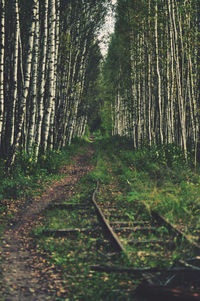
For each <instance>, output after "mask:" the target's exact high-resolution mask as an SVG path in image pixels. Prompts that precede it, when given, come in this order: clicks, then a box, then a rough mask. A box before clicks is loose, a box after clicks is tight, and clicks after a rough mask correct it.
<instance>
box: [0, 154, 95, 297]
mask: <svg viewBox="0 0 200 301" xmlns="http://www.w3.org/2000/svg"><path fill="white" fill-rule="evenodd" d="M92 155H93V150H92V148H89V149H88V152H87V154H84V155H77V156H75V157H74V158H73V163H72V164H71V165H69V166H66V167H65V166H64V167H63V168H62V170H61V172H62V173H63V174H66V175H65V176H64V178H63V179H62V180H61V181H55V182H54V183H52V184H51V185H50V186H48V187H47V189H46V191H45V193H43V195H42V196H40V197H34V198H33V199H31V200H30V199H29V200H26V201H25V202H24V203H23V208H21V209H20V210H19V212H18V213H17V216H16V219H15V222H14V224H13V225H11V226H10V227H8V228H7V230H6V231H5V232H4V235H3V238H2V245H1V247H0V255H1V257H2V264H1V278H2V279H1V282H2V285H1V288H0V301H26V300H28V301H44V300H68V299H67V295H68V293H67V292H68V287H67V283H66V282H65V281H64V280H63V279H62V276H61V274H60V273H59V271H57V270H56V269H55V266H48V265H47V263H46V260H45V254H44V256H39V255H38V253H37V252H36V246H34V244H33V243H32V242H33V237H32V236H31V235H30V231H31V230H32V229H33V228H34V227H35V226H37V225H38V224H39V223H40V221H41V219H42V213H43V211H44V209H45V208H46V207H47V206H48V205H49V204H50V203H52V202H54V201H55V200H63V199H65V200H66V199H69V198H70V197H71V196H72V195H73V194H74V188H75V184H76V183H77V182H78V181H79V180H80V178H81V177H82V176H84V175H85V174H87V173H88V172H90V171H91V170H92V169H93V167H94V166H92V165H91V164H90V163H88V161H89V158H90V157H91V156H92ZM59 298H60V299H59Z"/></svg>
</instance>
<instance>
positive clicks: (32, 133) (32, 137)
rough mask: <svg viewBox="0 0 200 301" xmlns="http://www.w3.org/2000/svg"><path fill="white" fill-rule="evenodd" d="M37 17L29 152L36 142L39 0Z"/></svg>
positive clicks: (31, 151)
mask: <svg viewBox="0 0 200 301" xmlns="http://www.w3.org/2000/svg"><path fill="white" fill-rule="evenodd" d="M36 9H37V13H36V19H35V39H34V52H33V53H34V56H33V70H32V95H31V108H30V121H29V131H28V153H29V155H31V154H32V153H33V143H34V142H35V126H36V109H37V83H38V62H39V29H40V20H39V2H37V4H36Z"/></svg>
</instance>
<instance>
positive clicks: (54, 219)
mask: <svg viewBox="0 0 200 301" xmlns="http://www.w3.org/2000/svg"><path fill="white" fill-rule="evenodd" d="M86 145H87V142H81V143H80V141H78V142H77V141H76V142H75V143H74V144H73V145H72V146H71V147H69V148H67V149H66V150H64V151H63V152H62V153H58V152H54V153H52V154H49V155H48V156H46V157H43V158H41V159H40V161H39V164H40V165H39V167H38V171H37V169H36V170H35V168H33V165H32V164H33V163H32V162H31V161H30V163H28V164H29V165H26V164H25V163H24V167H25V166H29V167H28V168H27V170H26V171H25V170H24V168H22V167H20V166H22V163H19V165H18V170H19V173H18V175H21V179H20V177H18V178H15V176H14V175H13V178H11V179H7V181H8V182H7V184H6V185H5V184H4V185H3V187H4V188H3V189H2V188H1V194H2V196H4V197H5V196H6V194H5V192H6V187H7V192H6V193H8V191H11V192H12V189H8V187H15V188H16V187H17V195H16V196H17V197H19V196H20V193H21V189H22V187H24V186H25V187H26V186H27V189H28V190H27V191H26V190H25V195H27V194H29V192H31V193H35V188H34V185H36V190H37V185H39V187H40V186H41V183H42V182H43V181H44V182H45V181H46V180H47V181H48V180H49V179H50V178H51V177H52V178H53V177H57V176H58V169H59V166H61V165H63V162H64V163H66V164H67V163H69V161H70V158H71V156H72V155H74V154H76V153H77V152H83V151H84V149H85V146H86ZM94 147H95V148H96V156H97V157H98V160H97V167H96V169H95V170H94V171H92V172H91V173H90V174H88V175H87V176H85V177H83V178H82V179H81V180H80V181H79V183H78V184H77V186H76V188H75V191H76V193H75V195H73V196H72V197H71V199H68V200H63V203H84V202H88V201H89V200H90V198H91V195H92V193H93V191H94V189H95V185H96V181H97V180H99V182H100V189H99V192H98V201H99V202H102V205H103V204H105V205H106V204H111V205H112V204H115V205H116V207H117V208H118V210H119V212H120V213H123V216H128V217H129V218H130V220H131V221H133V222H134V221H135V220H137V219H138V217H139V216H142V217H143V219H150V218H151V211H152V210H155V211H157V212H158V213H160V214H162V215H164V216H165V217H166V218H167V219H168V220H169V221H170V222H171V223H173V224H175V225H176V224H179V225H181V227H182V228H183V230H184V231H185V232H186V233H187V234H189V235H190V236H191V237H192V238H193V239H194V240H196V241H198V239H199V233H200V218H199V213H200V206H199V203H200V197H199V195H200V193H199V192H200V177H199V169H198V168H197V169H196V170H195V171H194V170H193V168H192V164H191V163H190V161H189V163H188V164H186V163H185V161H184V156H183V153H182V151H181V150H180V149H179V148H177V147H176V146H174V145H169V146H152V147H151V148H149V147H143V148H141V149H139V150H133V149H132V146H131V143H130V141H128V140H126V139H125V138H120V137H112V138H110V139H109V138H107V139H103V140H102V139H101V137H100V136H98V139H97V141H96V142H95V143H94ZM189 157H190V156H189ZM20 160H22V158H21V159H20ZM23 160H24V161H23ZM23 160H22V162H29V160H30V158H29V159H28V158H26V160H25V159H23ZM93 160H94V163H96V159H95V158H94V159H93ZM39 170H40V172H41V173H40V172H39ZM39 177H40V178H39ZM49 177H50V178H49ZM33 179H35V180H33ZM0 181H4V179H3V178H2V179H1V180H0ZM9 181H11V182H9ZM26 181H27V182H26ZM29 181H30V182H29ZM2 183H3V182H2ZM9 183H10V184H9ZM30 183H32V184H30ZM9 185H10V186H9ZM20 185H21V186H20ZM31 185H33V188H32V186H31ZM29 187H31V189H30V191H29ZM13 190H14V188H13ZM2 191H3V192H2ZM10 197H13V195H12V194H11V195H10ZM136 204H137V206H136ZM143 204H145V206H146V210H144V205H143ZM133 208H134V210H133ZM5 212H6V214H7V216H9V210H8V208H2V211H1V216H3V213H5ZM11 218H12V216H11ZM110 219H112V217H110ZM7 220H8V217H7ZM96 222H97V221H96V220H95V219H94V216H93V211H92V210H89V211H87V212H85V213H83V212H82V211H81V210H76V211H75V210H70V211H69V210H59V209H54V210H46V211H45V215H44V218H43V221H42V225H40V226H38V227H37V228H36V229H35V230H34V233H33V234H34V237H35V245H36V248H37V250H38V254H43V256H45V258H47V261H48V264H49V265H50V266H51V265H55V266H56V267H57V269H59V270H60V271H61V273H62V275H63V279H64V280H65V281H66V286H67V289H68V293H67V298H68V299H69V300H75V301H76V300H77V301H79V300H81V301H82V300H83V301H84V300H87V301H88V300H91V301H93V300H99V301H101V300H102V301H103V300H109V301H110V300H115V299H116V300H119V301H120V300H126V301H128V300H134V297H133V296H132V295H131V291H132V290H134V288H135V287H136V286H137V284H138V283H139V282H140V277H134V280H133V278H132V277H131V275H128V274H126V273H123V274H120V273H111V274H108V273H99V272H94V271H92V270H91V265H98V264H101V265H102V264H108V265H109V264H111V263H112V264H114V265H126V266H130V262H129V261H128V260H127V258H126V257H124V256H121V257H120V256H117V257H112V256H111V257H109V256H107V255H106V254H107V253H108V252H110V249H109V246H108V244H107V243H106V241H105V239H104V237H103V236H102V234H101V232H98V231H97V233H96V234H97V235H94V236H93V235H91V236H87V235H85V234H82V233H79V234H78V235H77V238H78V239H77V240H75V239H74V237H73V236H69V237H66V238H56V237H48V236H45V235H43V234H42V231H43V230H44V229H46V230H48V229H60V228H73V227H74V228H76V227H80V228H85V227H91V228H92V227H93V225H94V224H96ZM159 232H160V233H159V234H160V237H161V238H162V237H165V235H167V229H166V228H165V227H160V228H159ZM134 238H135V236H134ZM137 238H138V239H143V237H142V236H141V235H140V236H138V237H137ZM155 238H156V236H155V235H154V234H153V233H149V236H148V239H155ZM175 245H176V247H175V248H174V249H173V250H171V251H169V253H166V251H165V250H164V249H162V247H161V248H160V251H159V252H160V256H159V258H158V256H157V255H156V252H154V251H153V249H152V246H151V245H147V246H146V247H145V248H144V247H143V249H139V248H136V247H132V246H128V245H127V251H129V252H130V254H134V255H131V256H132V260H133V262H134V266H135V267H141V266H146V265H150V266H151V267H163V266H170V265H173V264H174V263H175V262H176V261H177V260H178V259H179V258H185V257H187V256H188V254H189V253H190V249H188V246H186V245H184V242H183V243H180V242H179V243H177V242H176V241H175ZM189 255H190V256H191V254H189ZM65 299H66V298H65V295H63V296H58V298H57V299H56V300H65Z"/></svg>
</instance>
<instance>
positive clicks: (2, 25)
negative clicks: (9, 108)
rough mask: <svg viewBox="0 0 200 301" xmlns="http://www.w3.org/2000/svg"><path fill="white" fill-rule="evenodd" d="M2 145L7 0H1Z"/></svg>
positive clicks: (0, 127) (0, 93)
mask: <svg viewBox="0 0 200 301" xmlns="http://www.w3.org/2000/svg"><path fill="white" fill-rule="evenodd" d="M0 18H1V19H0V22H1V23H0V30H1V40H0V45H1V47H0V146H1V140H2V128H3V120H4V55H5V0H1V16H0Z"/></svg>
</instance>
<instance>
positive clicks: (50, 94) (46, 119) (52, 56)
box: [42, 0, 56, 152]
mask: <svg viewBox="0 0 200 301" xmlns="http://www.w3.org/2000/svg"><path fill="white" fill-rule="evenodd" d="M49 5H50V13H49V14H50V15H49V17H50V29H49V62H48V65H49V74H48V78H49V89H48V100H47V105H46V108H45V114H44V121H43V127H44V128H43V145H42V148H43V152H45V151H46V150H47V143H48V136H49V130H50V121H51V119H50V118H51V111H52V106H53V102H54V101H55V84H54V81H55V72H54V70H55V28H56V9H55V0H49Z"/></svg>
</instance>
